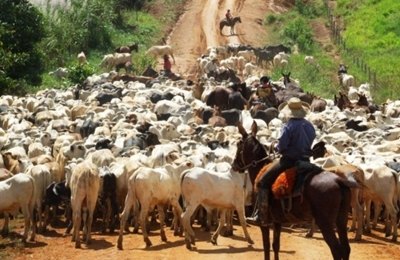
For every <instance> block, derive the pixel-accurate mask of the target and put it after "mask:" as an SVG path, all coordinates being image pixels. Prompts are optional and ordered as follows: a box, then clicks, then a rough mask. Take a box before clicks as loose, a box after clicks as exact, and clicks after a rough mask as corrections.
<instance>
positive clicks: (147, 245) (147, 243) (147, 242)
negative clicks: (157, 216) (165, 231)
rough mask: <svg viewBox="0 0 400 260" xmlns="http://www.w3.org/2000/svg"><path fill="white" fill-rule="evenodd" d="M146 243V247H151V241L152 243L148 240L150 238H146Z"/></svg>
mask: <svg viewBox="0 0 400 260" xmlns="http://www.w3.org/2000/svg"><path fill="white" fill-rule="evenodd" d="M144 242H145V243H146V247H151V245H152V244H151V241H150V239H148V238H146V239H145V240H144Z"/></svg>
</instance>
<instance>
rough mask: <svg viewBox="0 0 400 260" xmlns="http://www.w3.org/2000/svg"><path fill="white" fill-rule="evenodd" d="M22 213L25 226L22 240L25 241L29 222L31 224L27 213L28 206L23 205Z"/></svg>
mask: <svg viewBox="0 0 400 260" xmlns="http://www.w3.org/2000/svg"><path fill="white" fill-rule="evenodd" d="M21 209H22V214H23V215H24V221H25V226H24V234H23V242H25V241H26V239H27V238H28V232H29V229H30V224H31V216H30V214H29V206H28V205H24V206H23V207H22V208H21Z"/></svg>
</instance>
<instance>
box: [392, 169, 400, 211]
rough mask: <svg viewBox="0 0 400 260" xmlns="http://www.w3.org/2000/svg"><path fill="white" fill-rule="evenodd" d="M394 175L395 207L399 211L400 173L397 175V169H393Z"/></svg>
mask: <svg viewBox="0 0 400 260" xmlns="http://www.w3.org/2000/svg"><path fill="white" fill-rule="evenodd" d="M392 175H393V178H394V196H393V205H394V208H395V209H396V212H398V211H399V205H398V199H399V193H398V192H399V187H398V184H397V183H398V182H399V181H400V175H397V173H396V172H395V171H392Z"/></svg>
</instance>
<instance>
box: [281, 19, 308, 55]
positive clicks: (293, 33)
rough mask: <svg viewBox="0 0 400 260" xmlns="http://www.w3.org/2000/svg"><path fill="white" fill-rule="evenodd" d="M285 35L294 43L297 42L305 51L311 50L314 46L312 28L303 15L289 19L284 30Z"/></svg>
mask: <svg viewBox="0 0 400 260" xmlns="http://www.w3.org/2000/svg"><path fill="white" fill-rule="evenodd" d="M283 36H284V37H287V38H289V39H290V40H291V41H292V44H297V45H298V46H299V49H300V50H301V51H303V52H311V51H312V49H313V47H314V46H313V45H314V41H313V33H312V30H311V28H310V25H309V24H308V22H307V21H306V20H305V19H304V18H302V17H299V18H295V19H294V20H291V21H289V22H288V24H287V26H286V27H285V29H284V30H283Z"/></svg>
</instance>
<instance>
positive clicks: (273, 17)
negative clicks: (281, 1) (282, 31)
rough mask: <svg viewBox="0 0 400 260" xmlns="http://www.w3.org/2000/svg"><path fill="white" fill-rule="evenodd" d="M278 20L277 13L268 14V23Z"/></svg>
mask: <svg viewBox="0 0 400 260" xmlns="http://www.w3.org/2000/svg"><path fill="white" fill-rule="evenodd" d="M276 20H278V18H277V17H276V16H275V15H273V14H270V15H268V16H267V19H266V23H267V24H273V23H274V22H276Z"/></svg>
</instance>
